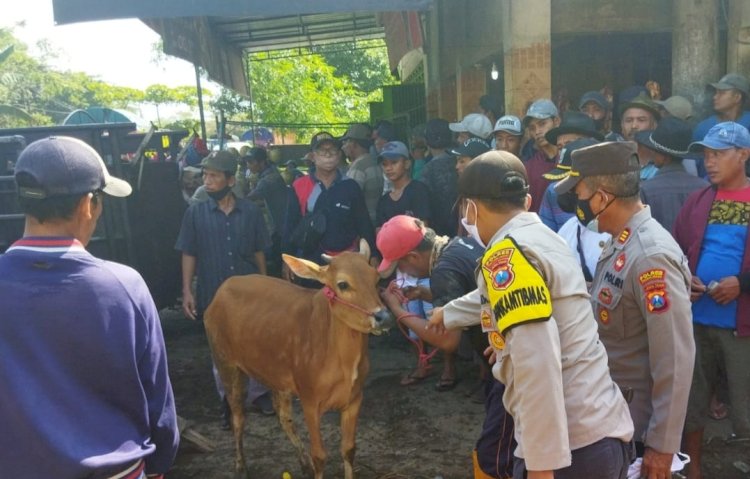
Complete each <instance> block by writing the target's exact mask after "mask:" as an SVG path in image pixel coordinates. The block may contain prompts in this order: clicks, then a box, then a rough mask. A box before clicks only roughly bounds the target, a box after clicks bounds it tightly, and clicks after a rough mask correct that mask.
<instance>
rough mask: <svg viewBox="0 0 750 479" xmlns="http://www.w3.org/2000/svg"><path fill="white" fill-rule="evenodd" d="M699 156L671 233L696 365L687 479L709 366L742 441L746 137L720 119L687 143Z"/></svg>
mask: <svg viewBox="0 0 750 479" xmlns="http://www.w3.org/2000/svg"><path fill="white" fill-rule="evenodd" d="M689 149H690V150H691V151H703V152H704V155H705V164H706V170H707V172H708V179H709V180H710V182H711V186H708V187H706V188H703V189H700V190H698V191H696V192H694V193H693V194H692V195H690V197H688V199H687V201H686V202H685V205H684V206H683V207H682V209H681V210H680V213H679V215H678V216H677V219H676V220H675V223H674V236H675V239H676V240H677V242H678V244H679V245H680V247H681V248H682V250H683V251H684V252H685V254H686V256H687V257H688V261H689V264H690V270H691V272H692V273H693V278H692V281H691V300H692V301H693V308H692V309H693V323H694V324H693V332H694V335H695V345H696V357H695V359H696V361H695V370H694V371H695V372H694V376H693V384H692V387H691V389H690V401H689V403H688V413H687V418H686V423H685V441H684V443H685V452H686V453H688V454H689V455H690V457H691V462H690V466H689V469H688V477H690V478H691V479H700V478H701V477H702V476H701V472H700V467H701V448H702V439H703V428H704V426H705V419H706V413H707V411H708V405H709V399H710V396H711V393H712V391H713V389H714V387H715V385H716V378H717V368H718V365H719V363H720V362H723V364H724V365H725V368H726V373H727V379H728V381H727V382H728V386H729V398H730V401H731V403H732V408H731V410H730V413H729V416H730V419H731V421H732V427H733V429H734V434H733V435H732V436H730V437H729V438H728V441H729V442H733V441H750V410H749V409H748V405H749V404H748V391H750V368H748V365H750V257H748V254H747V252H748V250H749V249H750V241H749V240H750V238H748V227H749V226H750V181H749V180H748V178H747V177H746V176H745V164H746V163H747V161H748V157H750V132H748V130H747V129H746V128H745V127H744V126H742V125H739V124H738V123H734V122H723V123H719V124H717V125H716V126H714V127H713V128H711V130H709V132H708V134H707V135H706V137H705V138H704V139H703V140H702V141H700V142H696V143H692V144H691V145H690V148H689Z"/></svg>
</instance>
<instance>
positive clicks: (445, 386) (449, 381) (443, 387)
mask: <svg viewBox="0 0 750 479" xmlns="http://www.w3.org/2000/svg"><path fill="white" fill-rule="evenodd" d="M456 384H458V380H456V378H440V380H439V381H438V382H437V384H435V389H436V390H437V391H438V392H444V391H450V390H451V389H453V388H455V387H456Z"/></svg>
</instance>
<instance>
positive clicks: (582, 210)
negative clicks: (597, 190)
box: [576, 195, 597, 227]
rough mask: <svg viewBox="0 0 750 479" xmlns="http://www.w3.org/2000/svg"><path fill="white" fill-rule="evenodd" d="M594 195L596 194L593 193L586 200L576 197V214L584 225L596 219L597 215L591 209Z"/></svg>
mask: <svg viewBox="0 0 750 479" xmlns="http://www.w3.org/2000/svg"><path fill="white" fill-rule="evenodd" d="M593 197H594V195H591V196H589V197H588V198H586V199H585V200H579V199H578V198H576V216H577V217H578V221H580V222H581V224H582V225H583V226H584V227H586V226H588V224H589V223H591V222H592V221H594V220H595V219H596V216H597V215H596V214H594V212H593V211H592V210H591V198H593Z"/></svg>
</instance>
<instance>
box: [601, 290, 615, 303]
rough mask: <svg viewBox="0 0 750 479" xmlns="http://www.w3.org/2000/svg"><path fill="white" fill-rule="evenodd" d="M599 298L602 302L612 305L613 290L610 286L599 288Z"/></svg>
mask: <svg viewBox="0 0 750 479" xmlns="http://www.w3.org/2000/svg"><path fill="white" fill-rule="evenodd" d="M598 298H599V301H601V302H602V304H606V305H610V304H612V291H610V289H609V288H602V289H600V290H599V295H598Z"/></svg>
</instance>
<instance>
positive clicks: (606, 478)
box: [513, 437, 633, 479]
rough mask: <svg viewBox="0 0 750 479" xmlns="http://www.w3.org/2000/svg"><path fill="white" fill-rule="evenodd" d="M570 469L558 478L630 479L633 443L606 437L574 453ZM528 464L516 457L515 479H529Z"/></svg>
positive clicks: (557, 474) (559, 474)
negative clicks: (527, 478)
mask: <svg viewBox="0 0 750 479" xmlns="http://www.w3.org/2000/svg"><path fill="white" fill-rule="evenodd" d="M572 456H573V460H572V462H571V464H570V466H569V467H566V468H564V469H558V470H556V471H555V479H587V478H596V479H626V478H627V477H628V466H630V462H631V460H632V457H633V444H632V443H627V442H622V441H621V440H619V439H613V438H611V437H605V438H604V439H600V440H598V441H596V442H595V443H593V444H589V445H588V446H585V447H582V448H580V449H576V450H575V451H573V454H572ZM526 475H527V473H526V463H525V462H524V460H523V459H520V458H518V457H517V458H516V461H515V464H514V468H513V479H526Z"/></svg>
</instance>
